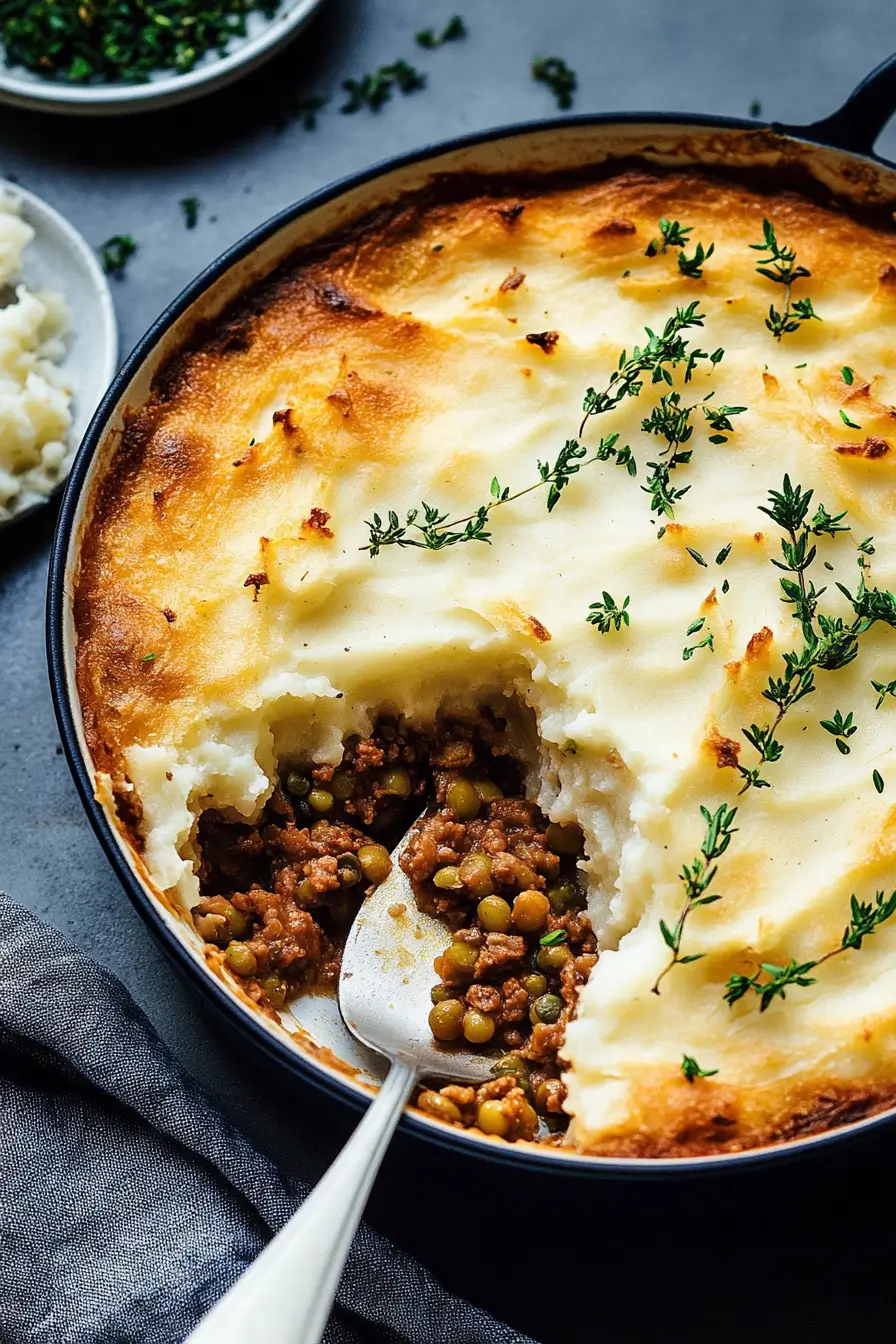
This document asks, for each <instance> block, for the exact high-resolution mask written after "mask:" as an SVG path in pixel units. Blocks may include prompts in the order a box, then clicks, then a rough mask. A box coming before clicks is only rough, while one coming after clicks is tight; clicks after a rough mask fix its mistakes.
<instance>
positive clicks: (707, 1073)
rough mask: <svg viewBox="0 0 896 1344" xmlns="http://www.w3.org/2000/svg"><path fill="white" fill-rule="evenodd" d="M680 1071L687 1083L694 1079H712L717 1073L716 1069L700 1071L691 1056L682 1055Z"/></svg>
mask: <svg viewBox="0 0 896 1344" xmlns="http://www.w3.org/2000/svg"><path fill="white" fill-rule="evenodd" d="M681 1071H682V1073H683V1074H684V1076H685V1078H687V1080H688V1082H689V1083H692V1082H693V1081H694V1079H695V1078H713V1077H714V1076H715V1075H716V1074H717V1073H718V1069H701V1067H700V1065H699V1064H698V1063H697V1061H696V1059H694V1057H693V1055H682V1057H681Z"/></svg>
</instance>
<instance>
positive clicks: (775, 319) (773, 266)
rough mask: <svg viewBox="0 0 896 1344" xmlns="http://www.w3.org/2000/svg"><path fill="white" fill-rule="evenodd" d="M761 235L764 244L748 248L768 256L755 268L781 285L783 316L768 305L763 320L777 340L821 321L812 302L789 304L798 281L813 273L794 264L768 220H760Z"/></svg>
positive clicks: (798, 300) (789, 250) (751, 244)
mask: <svg viewBox="0 0 896 1344" xmlns="http://www.w3.org/2000/svg"><path fill="white" fill-rule="evenodd" d="M762 232H763V241H762V242H761V243H750V244H749V246H750V247H751V248H752V249H753V251H754V252H768V253H769V256H768V257H767V258H765V259H764V260H763V261H762V262H761V263H760V264H759V265H758V266H757V267H756V270H757V271H758V272H759V274H760V275H764V276H765V278H766V280H772V281H774V283H775V284H776V285H783V286H784V311H783V313H779V312H778V310H777V309H776V308H775V305H774V304H771V305H770V306H769V310H768V317H767V318H766V320H765V325H766V326H767V327H768V329H769V331H770V332H771V333H772V335H773V336H774V338H775V340H776V341H780V340H781V338H782V336H786V335H787V333H788V332H791V331H798V330H799V328H800V324H801V323H803V322H808V321H809V319H810V318H813V317H814V318H816V319H817V320H818V321H819V322H820V321H821V318H820V317H819V316H818V313H816V312H815V310H814V308H813V307H812V300H811V299H795V300H794V303H793V307H791V305H790V292H791V289H792V288H793V285H794V283H795V282H796V281H797V280H808V279H809V276H810V275H811V274H812V272H811V271H807V270H806V268H805V266H797V265H795V262H796V252H795V251H794V250H793V248H790V247H786V246H785V245H784V244H783V243H779V242H778V240H777V238H776V237H775V230H774V228H773V226H772V223H771V221H770V220H768V219H764V220H763V221H762Z"/></svg>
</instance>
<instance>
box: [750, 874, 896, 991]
mask: <svg viewBox="0 0 896 1344" xmlns="http://www.w3.org/2000/svg"><path fill="white" fill-rule="evenodd" d="M849 905H850V920H849V923H848V924H847V926H846V928H845V929H844V930H843V937H842V938H841V940H840V945H839V947H833V948H831V950H830V951H829V952H825V954H824V956H822V957H818V958H817V959H816V960H815V961H803V962H796V961H794V960H793V959H791V960H790V961H789V962H788V963H787V965H786V966H778V965H776V964H775V963H774V962H769V961H763V962H760V964H759V970H758V971H756V973H755V975H732V976H731V977H730V979H729V980H728V983H727V985H726V987H725V994H724V998H725V1002H726V1003H728V1004H729V1005H731V1004H735V1003H737V1001H738V999H742V998H743V997H744V995H745V994H749V993H751V992H752V993H754V994H757V995H758V996H759V1011H760V1012H761V1013H764V1012H765V1010H766V1009H767V1008H768V1007H769V1005H770V1004H771V1003H772V1002H773V1001H774V1000H775V999H785V998H786V997H787V993H786V991H787V990H788V989H790V988H791V987H792V986H794V985H796V986H798V987H799V988H805V987H806V986H808V985H814V984H815V981H816V976H814V975H810V971H815V970H817V969H818V967H819V966H823V965H824V963H825V962H826V961H830V960H831V958H832V957H838V956H839V955H840V954H841V952H849V951H855V952H858V951H859V949H860V948H861V946H862V943H863V942H864V940H865V939H866V938H869V937H870V936H871V934H873V933H874V932H875V930H876V929H878V928H879V927H880V925H881V924H883V923H884V922H885V921H886V920H888V919H890V918H891V916H892V915H894V914H896V891H894V892H891V894H890V895H889V896H887V897H886V898H885V897H884V893H883V892H882V891H878V892H876V893H875V896H874V903H873V904H872V902H871V901H868V902H865V901H859V900H858V898H857V897H856V896H855V895H853V896H851V897H850V900H849Z"/></svg>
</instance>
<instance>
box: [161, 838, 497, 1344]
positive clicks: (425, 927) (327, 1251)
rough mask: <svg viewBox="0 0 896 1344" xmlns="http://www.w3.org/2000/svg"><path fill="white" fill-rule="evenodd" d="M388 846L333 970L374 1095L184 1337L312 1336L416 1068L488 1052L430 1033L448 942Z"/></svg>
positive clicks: (319, 1330) (277, 1342) (256, 1340)
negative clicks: (305, 1191) (380, 1068)
mask: <svg viewBox="0 0 896 1344" xmlns="http://www.w3.org/2000/svg"><path fill="white" fill-rule="evenodd" d="M408 838H409V837H408V836H407V835H405V836H404V838H403V839H402V840H401V841H400V843H399V844H398V846H397V847H396V849H395V850H394V851H393V853H392V872H391V874H390V875H389V877H387V878H386V881H385V882H383V883H382V885H381V886H379V887H377V888H376V890H375V891H374V892H373V894H372V895H371V896H368V898H367V899H366V901H365V902H364V904H363V905H362V906H361V909H360V910H359V911H358V914H357V916H356V917H355V922H354V923H353V925H352V927H351V930H350V932H349V935H348V939H347V941H346V944H345V951H344V952H343V954H342V971H341V974H340V977H339V1009H340V1011H341V1013H342V1016H343V1019H344V1020H345V1024H346V1026H347V1027H348V1029H349V1031H351V1032H352V1034H353V1035H354V1036H356V1037H357V1038H358V1040H359V1041H361V1042H362V1043H363V1044H364V1045H366V1046H369V1047H370V1048H371V1049H372V1050H376V1051H378V1053H379V1054H381V1055H385V1056H386V1057H387V1059H389V1060H390V1061H391V1067H390V1069H389V1073H388V1075H387V1077H386V1079H385V1081H384V1082H383V1084H382V1086H381V1087H380V1090H379V1092H378V1094H377V1096H376V1099H375V1100H374V1102H373V1103H372V1105H371V1106H370V1108H369V1109H368V1111H367V1114H366V1115H365V1116H364V1119H363V1120H362V1121H361V1123H360V1124H359V1125H358V1127H357V1129H356V1130H355V1132H354V1134H353V1135H352V1137H351V1139H350V1140H349V1141H348V1143H347V1144H346V1146H345V1147H344V1148H343V1150H342V1152H341V1153H340V1155H339V1157H338V1158H337V1159H336V1161H335V1162H334V1163H333V1165H332V1166H331V1167H330V1169H329V1171H328V1172H327V1173H326V1175H325V1176H324V1177H323V1178H322V1179H321V1180H320V1181H319V1182H318V1184H317V1186H316V1187H315V1188H314V1190H313V1191H312V1192H311V1194H310V1195H309V1196H308V1197H307V1199H306V1200H305V1202H304V1203H303V1204H302V1207H301V1208H300V1209H299V1210H298V1212H297V1213H294V1214H293V1216H292V1218H290V1220H289V1222H288V1223H287V1224H286V1225H285V1227H283V1228H281V1230H280V1231H279V1232H278V1233H277V1235H276V1237H274V1239H273V1241H272V1242H271V1243H270V1244H269V1245H268V1246H267V1247H265V1249H264V1250H263V1251H262V1253H261V1255H259V1256H258V1258H257V1259H256V1260H255V1261H254V1262H253V1264H252V1265H250V1267H249V1268H248V1269H247V1270H246V1272H245V1274H243V1276H242V1278H240V1279H239V1280H238V1281H237V1282H236V1283H235V1284H234V1285H233V1287H232V1288H231V1289H230V1290H229V1291H228V1292H227V1293H225V1294H224V1296H223V1297H222V1298H221V1299H220V1301H219V1302H217V1303H216V1304H215V1306H214V1307H212V1309H211V1311H210V1312H209V1313H208V1314H207V1315H206V1316H205V1317H203V1319H202V1320H201V1321H200V1323H199V1325H198V1326H197V1327H196V1329H195V1330H194V1331H193V1333H192V1334H191V1335H190V1336H189V1339H188V1340H187V1341H186V1344H262V1341H263V1342H264V1344H318V1341H319V1340H320V1338H321V1336H322V1334H323V1332H324V1328H325V1326H326V1323H327V1318H328V1317H329V1315H330V1308H331V1307H332V1305H333V1299H334V1297H335V1296H336V1289H337V1288H338V1286H339V1280H340V1277H341V1275H342V1269H343V1266H344V1264H345V1261H346V1257H347V1256H348V1252H349V1248H350V1246H351V1242H352V1238H353V1236H354V1235H355V1231H356V1230H357V1227H358V1223H359V1222H360V1221H361V1215H362V1213H363V1212H364V1207H365V1205H366V1203H367V1197H368V1195H369V1194H370V1190H371V1187H372V1185H373V1182H374V1180H375V1179H376V1174H377V1172H378V1170H379V1168H380V1164H381V1162H382V1160H383V1157H384V1156H385V1153H386V1149H387V1148H388V1146H389V1140H390V1139H391V1138H392V1135H393V1133H394V1131H395V1128H396V1126H397V1124H398V1122H399V1120H400V1119H401V1117H402V1114H403V1113H404V1108H405V1106H406V1104H407V1101H408V1098H409V1097H410V1095H411V1093H412V1091H413V1089H414V1085H415V1083H416V1082H417V1080H418V1079H419V1078H420V1077H422V1076H424V1075H425V1076H427V1077H443V1078H449V1077H450V1078H451V1079H452V1080H455V1081H456V1080H457V1079H462V1080H464V1081H466V1082H470V1083H482V1082H484V1081H485V1080H486V1078H487V1077H488V1072H489V1065H490V1063H491V1060H490V1059H489V1058H488V1057H487V1056H483V1055H481V1054H475V1053H474V1052H473V1051H471V1050H467V1049H464V1048H463V1047H454V1046H451V1047H447V1048H446V1047H444V1046H440V1045H439V1044H438V1042H436V1041H434V1040H433V1038H432V1035H431V1034H430V1031H429V1029H428V1024H427V1018H428V1016H429V1011H430V1008H431V1006H432V1001H431V999H430V995H429V991H430V989H431V988H432V983H433V968H432V963H433V959H434V958H435V957H437V956H439V955H441V953H442V952H444V950H445V947H446V946H447V943H448V941H449V936H448V933H447V930H446V928H445V926H444V924H440V923H439V921H438V920H437V919H433V918H432V917H431V916H430V915H425V914H423V913H422V911H420V910H419V909H418V907H417V903H416V900H415V899H414V893H413V891H412V889H411V884H410V882H409V880H408V878H407V877H406V876H405V874H404V873H403V872H402V870H401V866H400V864H399V862H398V860H399V858H400V857H401V854H402V853H403V851H404V849H405V847H406V845H407V843H408Z"/></svg>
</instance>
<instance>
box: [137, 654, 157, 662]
mask: <svg viewBox="0 0 896 1344" xmlns="http://www.w3.org/2000/svg"><path fill="white" fill-rule="evenodd" d="M158 656H159V655H158V654H157V653H144V655H143V657H142V658H141V659H140V661H141V662H142V663H151V662H152V661H153V659H154V658H158Z"/></svg>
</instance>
